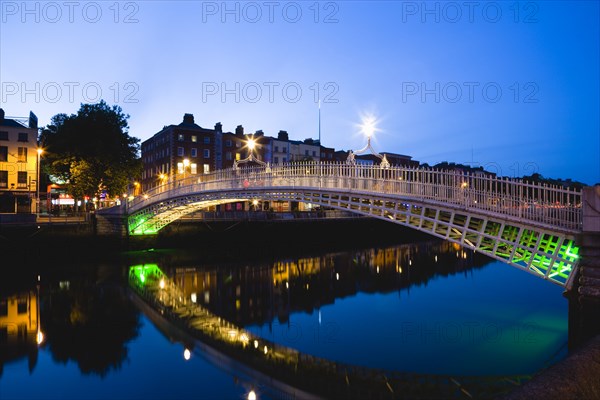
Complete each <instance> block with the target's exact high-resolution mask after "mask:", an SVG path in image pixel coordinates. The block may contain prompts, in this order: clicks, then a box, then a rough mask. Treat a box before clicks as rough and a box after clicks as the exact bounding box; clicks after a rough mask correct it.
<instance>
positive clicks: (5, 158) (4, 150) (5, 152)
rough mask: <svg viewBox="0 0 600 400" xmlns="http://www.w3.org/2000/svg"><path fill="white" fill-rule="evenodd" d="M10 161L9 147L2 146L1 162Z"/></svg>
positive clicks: (0, 150) (0, 151) (0, 149)
mask: <svg viewBox="0 0 600 400" xmlns="http://www.w3.org/2000/svg"><path fill="white" fill-rule="evenodd" d="M3 161H4V162H6V161H8V147H6V146H0V162H3Z"/></svg>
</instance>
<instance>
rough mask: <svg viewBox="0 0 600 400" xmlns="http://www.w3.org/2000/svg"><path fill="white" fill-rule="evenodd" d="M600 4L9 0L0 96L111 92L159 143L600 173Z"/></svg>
mask: <svg viewBox="0 0 600 400" xmlns="http://www.w3.org/2000/svg"><path fill="white" fill-rule="evenodd" d="M599 14H600V13H599V3H598V1H591V0H590V1H579V2H577V1H564V2H563V1H533V2H528V1H520V2H516V1H514V2H512V1H511V2H503V1H474V2H463V1H457V2H439V1H437V2H436V1H432V2H422V1H337V2H334V1H330V2H328V1H322V2H316V1H297V2H293V1H290V2H287V1H281V2H280V1H257V2H233V1H231V2H222V1H217V2H207V1H129V2H126V1H123V2H115V1H98V2H86V1H83V2H79V1H75V2H71V3H69V2H34V1H30V2H22V1H0V23H1V26H0V81H1V83H2V86H1V92H2V93H1V94H0V106H1V107H2V108H4V109H5V111H6V114H7V115H9V116H27V115H28V114H29V111H30V110H32V111H33V112H34V113H36V114H37V116H38V117H39V119H40V124H41V125H45V124H47V123H48V122H49V120H50V117H51V116H52V115H54V114H57V113H60V112H65V113H74V112H76V110H77V109H78V108H79V105H80V103H87V102H96V101H98V100H99V99H100V98H103V99H105V100H106V101H107V102H108V103H109V104H119V105H120V106H121V107H122V108H123V110H124V111H125V112H126V113H128V114H130V115H131V118H130V120H129V125H130V133H131V134H132V135H133V136H137V137H139V138H141V139H143V140H144V139H147V138H148V137H150V136H151V135H153V134H154V133H156V132H157V131H159V130H160V129H161V128H162V127H163V126H164V125H168V124H172V123H179V122H180V121H181V119H182V117H183V114H184V113H193V114H194V116H195V119H196V122H197V123H198V124H199V125H201V126H203V127H213V126H214V124H215V123H216V122H222V123H223V126H224V129H225V130H230V131H232V130H234V129H235V127H236V126H237V125H239V124H241V125H243V126H244V127H245V128H246V132H253V131H255V130H258V129H262V130H263V131H264V132H265V133H266V134H267V135H276V134H277V132H278V131H279V130H280V129H284V130H287V131H288V132H289V133H290V138H293V139H305V138H308V137H313V138H316V137H318V100H319V98H320V99H321V103H322V104H321V115H322V125H321V126H322V128H321V139H322V143H323V144H324V145H326V146H330V147H335V148H336V149H346V150H347V149H358V148H360V147H363V145H364V143H365V139H364V138H363V137H361V135H360V133H359V131H360V129H359V127H358V126H359V124H360V121H361V117H362V116H365V115H369V114H371V115H374V116H375V117H376V118H377V120H378V125H377V126H378V132H377V135H376V137H375V140H374V145H375V148H376V149H377V150H379V151H390V152H397V153H402V154H408V155H411V156H413V157H414V158H415V159H417V160H419V161H421V162H428V163H430V164H432V163H437V162H440V161H445V160H448V161H455V162H461V163H472V164H474V165H476V166H479V165H483V166H484V167H486V169H488V170H490V171H494V172H497V173H499V174H500V175H505V176H515V175H516V176H521V175H523V174H531V173H533V172H539V173H541V174H542V175H544V176H547V177H553V178H569V177H570V178H573V179H576V180H581V181H583V182H585V183H588V184H593V183H596V182H600V159H599V157H600V126H599V119H600V117H599V109H600V104H599V93H600V83H599V71H600V66H599V51H600V50H599V43H598V42H599V37H600V34H599V25H600V22H599V19H600V18H599V17H600V15H599Z"/></svg>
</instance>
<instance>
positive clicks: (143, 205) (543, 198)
mask: <svg viewBox="0 0 600 400" xmlns="http://www.w3.org/2000/svg"><path fill="white" fill-rule="evenodd" d="M253 199H260V200H268V201H275V200H284V201H286V200H287V201H298V202H305V203H311V204H315V205H321V206H324V207H329V208H333V209H338V210H345V211H350V212H353V213H356V214H359V215H365V216H370V217H374V218H378V219H382V220H385V221H388V222H392V223H396V224H399V225H403V226H406V227H409V228H412V229H416V230H419V231H422V232H425V233H428V234H431V235H433V236H436V237H439V238H443V239H445V240H448V241H451V242H453V243H457V244H459V245H461V246H463V247H465V248H468V249H472V250H475V251H479V252H481V253H484V254H486V255H488V256H490V257H492V258H495V259H497V260H500V261H503V262H505V263H507V264H510V265H513V266H515V267H517V268H520V269H522V270H524V271H527V272H529V273H532V274H534V275H537V276H539V277H542V278H544V279H547V280H549V281H551V282H554V283H556V284H559V285H561V286H566V287H570V285H571V280H572V277H573V276H574V273H573V271H574V270H575V269H576V267H577V264H578V259H579V256H578V248H577V246H576V245H575V236H576V234H577V233H578V232H579V231H580V229H581V228H580V225H581V211H580V207H581V193H579V192H576V191H571V190H568V189H563V188H558V187H548V186H543V185H534V184H529V183H524V182H521V181H519V180H509V179H506V178H496V177H492V176H487V175H483V174H479V175H473V174H465V173H462V172H457V171H437V170H431V169H412V168H401V167H392V168H380V167H379V166H365V165H346V164H318V163H313V164H290V165H282V166H275V167H270V166H268V167H267V168H264V167H253V168H246V169H243V170H233V169H230V170H222V171H217V172H215V173H212V174H207V175H202V176H199V177H198V176H196V177H190V178H187V179H186V180H183V181H179V182H171V183H168V184H166V185H163V186H159V187H157V188H155V189H153V190H152V191H150V192H149V193H147V194H146V195H145V196H143V197H139V198H137V199H134V201H132V202H130V204H128V210H127V211H128V231H129V233H130V234H131V235H140V234H153V233H157V232H158V231H159V230H160V229H162V228H163V227H164V226H166V225H168V224H169V223H171V222H173V221H175V220H177V219H179V218H181V217H183V216H185V215H187V214H189V213H192V212H194V211H197V210H200V209H202V208H206V207H209V206H212V205H217V204H225V203H229V202H235V201H245V200H253Z"/></svg>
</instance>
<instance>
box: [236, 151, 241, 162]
mask: <svg viewBox="0 0 600 400" xmlns="http://www.w3.org/2000/svg"><path fill="white" fill-rule="evenodd" d="M235 159H236V160H237V161H240V160H241V159H242V156H241V154H240V153H235Z"/></svg>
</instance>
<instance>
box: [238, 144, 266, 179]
mask: <svg viewBox="0 0 600 400" xmlns="http://www.w3.org/2000/svg"><path fill="white" fill-rule="evenodd" d="M246 147H247V148H248V150H249V152H248V157H246V158H244V159H243V160H239V161H238V160H235V161H234V162H233V169H234V170H237V169H238V168H239V167H238V165H239V164H245V163H249V162H251V161H254V162H255V163H257V164H260V165H262V166H264V167H265V168H266V172H270V171H271V167H270V166H269V163H266V162H264V161H261V160H260V159H259V158H258V157H257V156H255V155H254V149H255V148H256V147H257V143H256V139H254V138H253V137H252V138H248V140H247V141H246Z"/></svg>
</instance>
